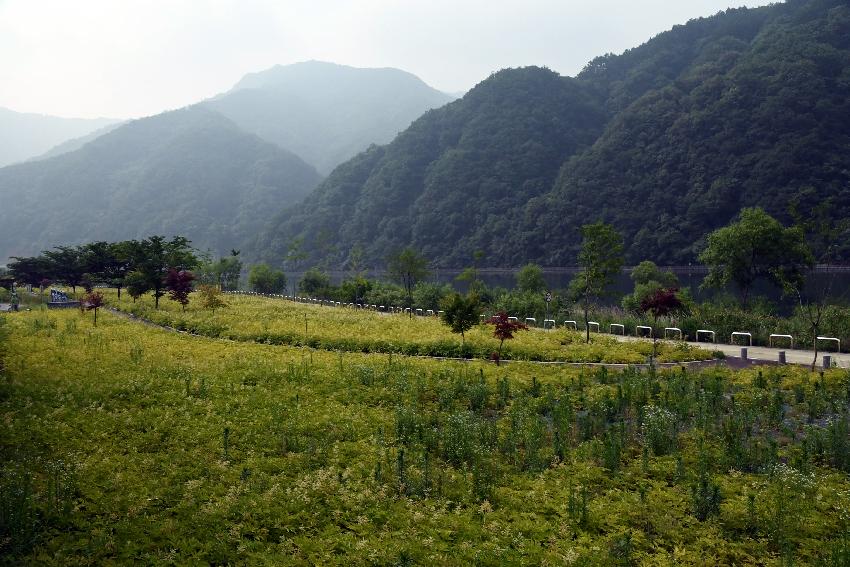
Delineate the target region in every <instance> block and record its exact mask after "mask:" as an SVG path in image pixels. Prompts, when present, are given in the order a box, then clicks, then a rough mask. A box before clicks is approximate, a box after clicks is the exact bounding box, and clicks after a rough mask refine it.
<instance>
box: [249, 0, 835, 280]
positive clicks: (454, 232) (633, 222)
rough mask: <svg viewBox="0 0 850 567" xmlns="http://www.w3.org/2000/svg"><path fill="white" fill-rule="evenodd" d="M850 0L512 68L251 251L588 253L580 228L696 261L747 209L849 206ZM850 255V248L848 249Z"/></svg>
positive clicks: (319, 256)
mask: <svg viewBox="0 0 850 567" xmlns="http://www.w3.org/2000/svg"><path fill="white" fill-rule="evenodd" d="M848 42H850V8H848V6H847V4H846V2H843V1H840V0H808V1H804V0H792V1H790V2H786V3H784V4H777V5H772V6H769V7H765V8H759V9H754V10H748V9H738V10H729V11H727V12H724V13H720V14H718V15H716V16H713V17H711V18H703V19H699V20H694V21H691V22H689V23H688V24H686V25H683V26H677V27H676V28H674V29H673V30H670V31H669V32H666V33H663V34H660V35H659V36H657V37H655V38H653V39H652V40H650V41H649V42H647V43H646V44H644V45H642V46H640V47H637V48H635V49H632V50H629V51H627V52H626V53H624V54H622V55H618V56H614V55H608V56H604V57H600V58H597V59H596V60H594V61H592V62H591V63H590V64H588V66H587V67H586V68H585V70H584V71H583V72H582V73H581V74H580V75H579V76H578V77H577V78H575V79H569V78H562V77H559V76H557V75H555V74H554V73H551V72H548V71H546V70H542V69H534V68H526V69H513V70H506V71H502V72H500V73H497V74H496V75H494V76H491V77H490V78H489V79H487V80H485V81H483V82H482V83H481V84H479V85H478V86H477V87H475V88H474V89H473V90H472V91H470V92H469V93H468V94H467V95H466V96H465V97H464V98H463V99H461V100H459V101H456V102H454V103H452V104H450V105H448V106H447V107H444V108H441V109H438V110H436V111H431V112H429V113H427V114H426V115H425V116H423V117H422V118H421V119H419V120H417V121H416V122H415V123H414V124H413V125H412V126H411V127H410V128H409V129H408V130H407V131H405V132H404V133H402V134H401V135H400V136H399V137H398V138H397V139H396V140H394V141H393V142H392V143H390V144H389V145H387V146H384V147H375V148H371V149H370V150H368V151H367V152H365V153H363V154H361V155H360V156H357V157H356V158H354V159H353V160H351V161H350V162H348V163H346V164H343V165H342V166H340V167H339V168H338V169H337V170H335V171H334V172H333V173H332V174H331V175H330V176H329V177H328V179H327V180H326V181H325V182H324V183H323V184H322V185H320V186H319V187H318V188H317V189H316V190H315V191H314V193H312V194H311V195H310V196H309V197H308V198H307V199H306V200H305V201H304V203H303V204H301V205H299V206H296V207H294V208H292V209H291V210H288V211H284V212H283V213H281V215H279V216H278V218H276V219H275V220H274V221H273V224H272V225H271V228H270V229H269V230H268V231H266V232H265V233H263V234H262V235H261V236H260V237H259V238H258V240H257V242H256V244H255V250H254V254H255V255H256V256H261V257H263V258H265V259H268V260H272V261H280V260H281V258H282V257H283V254H284V251H285V250H286V249H287V247H288V246H289V245H290V244H291V243H292V242H294V241H301V242H302V249H303V250H304V251H306V252H307V254H308V258H307V260H306V261H305V264H309V263H317V262H326V263H327V265H328V266H341V265H344V264H345V262H346V259H347V256H348V254H349V253H350V251H351V250H352V249H354V248H362V250H363V251H364V252H365V257H366V260H367V262H368V263H369V264H371V265H376V266H380V265H382V264H383V263H384V261H385V259H386V256H387V255H388V254H389V253H390V252H392V251H393V250H394V249H397V248H399V247H401V246H404V245H412V246H414V247H415V248H417V249H419V250H421V251H422V252H423V253H425V254H426V255H427V256H429V257H430V258H432V259H433V260H434V262H435V264H436V265H437V266H446V267H460V266H464V265H468V264H469V262H470V261H471V258H472V255H473V253H474V252H475V251H476V250H482V251H484V253H485V258H486V259H485V262H486V263H487V264H488V265H493V266H517V265H520V264H522V263H525V262H527V261H537V262H541V263H543V264H546V265H568V264H572V263H574V262H575V255H576V250H577V247H578V244H579V240H580V234H579V230H578V229H579V227H580V226H581V225H582V224H584V223H587V222H593V221H596V220H600V219H601V220H605V221H608V222H612V223H613V224H614V225H615V226H616V227H617V228H618V230H620V231H622V232H623V234H624V236H625V238H626V244H627V254H628V259H629V260H630V261H639V260H642V259H644V258H650V259H654V260H656V261H658V262H662V263H678V262H688V261H692V260H693V259H694V257H695V252H696V249H697V248H698V246H699V242H700V240H701V239H702V238H704V236H705V234H707V233H708V232H710V231H711V230H713V229H714V228H717V227H718V226H722V225H724V224H726V223H728V222H729V220H730V219H731V218H732V217H733V216H734V215H735V214H736V213H737V212H738V210H740V208H741V207H744V206H752V205H760V206H763V207H765V208H766V209H768V210H769V211H770V212H772V213H774V214H776V215H778V216H779V217H780V218H782V219H783V220H785V221H788V220H790V218H789V214H788V208H789V205H790V204H791V203H792V202H793V201H798V202H799V203H800V205H799V208H800V209H801V210H803V211H806V210H808V209H810V208H811V207H812V206H814V205H817V204H818V203H827V204H828V205H829V206H828V209H829V211H830V212H831V214H832V215H833V216H834V217H836V218H844V217H847V216H850V151H848V150H850V140H848V136H850V122H848V120H850V112H848V111H850V108H848V101H850V45H848ZM848 253H850V250H848Z"/></svg>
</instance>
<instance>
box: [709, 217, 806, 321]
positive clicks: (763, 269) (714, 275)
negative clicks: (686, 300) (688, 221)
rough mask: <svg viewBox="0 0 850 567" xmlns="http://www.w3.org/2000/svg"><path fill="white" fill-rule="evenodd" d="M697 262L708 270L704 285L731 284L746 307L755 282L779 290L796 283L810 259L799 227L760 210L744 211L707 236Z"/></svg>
mask: <svg viewBox="0 0 850 567" xmlns="http://www.w3.org/2000/svg"><path fill="white" fill-rule="evenodd" d="M700 261H701V262H703V263H704V264H705V265H706V266H708V268H709V272H708V275H707V276H706V277H705V280H704V281H703V285H704V286H706V287H718V288H721V287H725V286H727V285H729V284H734V285H735V286H737V288H738V290H739V291H740V293H741V301H742V303H743V304H744V305H747V303H748V301H749V296H750V290H751V289H752V287H753V284H754V283H755V282H757V281H758V280H760V279H764V280H767V281H770V282H771V283H773V284H775V285H777V286H780V287H782V286H783V283H788V282H793V281H797V280H799V279H800V278H802V277H803V273H804V271H805V269H806V267H808V266H811V265H812V264H813V263H814V258H813V256H812V253H811V251H810V250H809V247H808V245H807V244H806V240H805V235H804V234H803V231H802V230H801V229H800V228H798V227H784V226H782V224H781V223H780V222H779V221H777V220H776V219H775V218H773V217H771V216H770V215H769V214H767V213H766V212H765V211H764V210H763V209H760V208H747V209H744V210H742V211H741V214H740V215H739V217H738V219H737V220H736V221H735V222H733V223H732V224H730V225H728V226H725V227H723V228H719V229H717V230H715V231H714V232H712V233H711V234H710V235H709V236H708V244H707V246H706V248H705V250H703V252H702V253H701V254H700Z"/></svg>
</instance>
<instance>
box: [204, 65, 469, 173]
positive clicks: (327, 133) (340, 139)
mask: <svg viewBox="0 0 850 567" xmlns="http://www.w3.org/2000/svg"><path fill="white" fill-rule="evenodd" d="M452 98H453V97H451V96H450V95H447V94H445V93H442V92H440V91H438V90H436V89H433V88H431V87H429V86H428V85H426V84H425V83H424V82H422V80H421V79H419V78H418V77H416V76H415V75H412V74H410V73H406V72H404V71H400V70H398V69H359V68H355V67H348V66H345V65H335V64H333V63H325V62H321V61H306V62H303V63H296V64H293V65H277V66H275V67H272V68H271V69H267V70H265V71H262V72H259V73H251V74H249V75H246V76H245V77H244V78H243V79H242V80H241V81H239V82H238V83H237V84H236V86H235V87H234V88H233V89H232V90H231V91H229V92H227V93H224V94H223V95H220V96H218V97H216V98H214V99H211V100H209V101H206V102H204V103H203V104H204V105H206V106H209V107H210V108H213V109H215V110H217V111H218V112H220V113H222V114H224V115H225V116H227V117H228V118H230V119H231V120H233V121H234V122H235V123H236V124H237V125H239V126H240V127H241V128H242V129H244V130H245V131H247V132H252V133H254V134H257V135H258V136H260V137H261V138H263V139H264V140H267V141H269V142H272V143H274V144H277V145H278V146H280V147H281V148H285V149H287V150H289V151H291V152H293V153H295V154H296V155H298V156H299V157H301V158H302V159H304V160H305V161H306V162H307V163H309V164H311V165H313V166H314V167H316V169H317V170H318V171H319V172H321V173H322V174H327V173H329V172H330V171H331V170H332V169H333V168H334V167H336V166H337V165H339V164H341V163H343V162H344V161H346V160H348V159H350V158H351V157H353V156H354V155H356V154H357V153H359V152H361V151H363V150H365V149H366V148H368V147H369V145H371V144H386V143H387V142H390V141H391V140H392V139H393V138H394V137H395V136H396V134H398V133H399V132H400V131H402V130H404V129H405V128H407V127H408V126H409V125H410V123H411V122H412V121H413V120H415V119H416V118H418V117H419V116H421V115H422V114H423V113H424V112H425V111H426V110H429V109H431V108H437V107H439V106H442V105H444V104H446V103H448V102H450V101H451V100H452Z"/></svg>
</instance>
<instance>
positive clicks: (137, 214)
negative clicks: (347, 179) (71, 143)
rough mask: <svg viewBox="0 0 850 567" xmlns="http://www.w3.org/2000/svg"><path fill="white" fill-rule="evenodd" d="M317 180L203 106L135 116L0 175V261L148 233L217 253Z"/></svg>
mask: <svg viewBox="0 0 850 567" xmlns="http://www.w3.org/2000/svg"><path fill="white" fill-rule="evenodd" d="M319 180H320V176H319V175H318V173H317V172H316V171H315V169H313V168H312V167H311V166H309V165H307V164H306V163H304V162H303V160H301V159H300V158H298V157H297V156H295V155H293V154H291V153H289V152H286V151H284V150H281V149H280V148H278V147H276V146H274V145H272V144H270V143H268V142H265V141H263V140H261V139H259V138H258V137H256V136H254V135H252V134H247V133H244V132H243V131H241V130H240V129H239V128H238V127H237V126H236V125H234V124H233V123H232V122H231V121H229V120H228V119H226V118H224V117H222V116H221V115H219V114H217V113H215V112H213V111H210V110H207V109H204V108H188V109H183V110H177V111H174V112H167V113H164V114H160V115H157V116H154V117H151V118H144V119H140V120H135V121H132V122H129V123H127V124H125V125H123V126H121V127H119V128H116V129H115V130H113V131H111V132H109V133H108V134H105V135H103V136H100V137H98V138H97V139H95V140H94V141H92V142H90V143H88V144H86V145H85V146H83V147H82V148H81V149H79V150H77V151H73V152H70V153H66V154H63V155H60V156H57V157H53V158H49V159H44V160H40V161H35V162H30V163H24V164H19V165H14V166H9V167H5V168H2V169H0V203H2V206H0V260H4V259H5V258H6V257H7V256H10V255H27V254H33V253H37V252H38V251H40V250H42V249H45V248H47V247H50V246H54V245H58V244H71V243H78V242H84V241H89V240H95V239H104V240H119V239H125V238H136V237H143V236H147V235H150V234H154V233H157V234H166V235H172V234H180V235H185V236H188V237H189V238H190V239H192V241H193V243H194V245H195V246H197V247H199V248H201V249H205V248H208V247H209V248H211V249H213V250H214V251H218V252H224V251H226V250H228V249H230V248H239V247H241V246H242V245H243V243H244V242H245V241H246V239H247V238H248V237H249V236H251V235H253V234H254V233H255V232H256V231H257V230H258V227H259V226H260V225H261V224H262V223H264V222H266V221H267V220H268V219H269V216H270V214H271V211H276V210H279V209H280V208H281V207H284V206H287V205H289V204H291V203H293V202H295V201H297V200H299V199H301V198H302V197H303V196H304V195H305V194H307V193H308V192H309V191H310V189H312V188H313V187H314V186H315V185H316V184H317V183H318V182H319Z"/></svg>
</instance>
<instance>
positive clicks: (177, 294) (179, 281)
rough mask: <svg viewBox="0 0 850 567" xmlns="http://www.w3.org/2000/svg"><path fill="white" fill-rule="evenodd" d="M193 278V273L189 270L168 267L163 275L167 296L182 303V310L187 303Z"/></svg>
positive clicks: (184, 309)
mask: <svg viewBox="0 0 850 567" xmlns="http://www.w3.org/2000/svg"><path fill="white" fill-rule="evenodd" d="M194 280H195V275H194V274H193V273H192V272H190V271H189V270H177V269H175V268H169V270H168V273H167V274H166V275H165V288H166V289H167V290H168V297H169V299H171V300H172V301H176V302H177V303H179V304H180V305H182V306H183V311H186V306H187V305H188V304H189V294H190V293H192V282H193V281H194Z"/></svg>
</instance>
